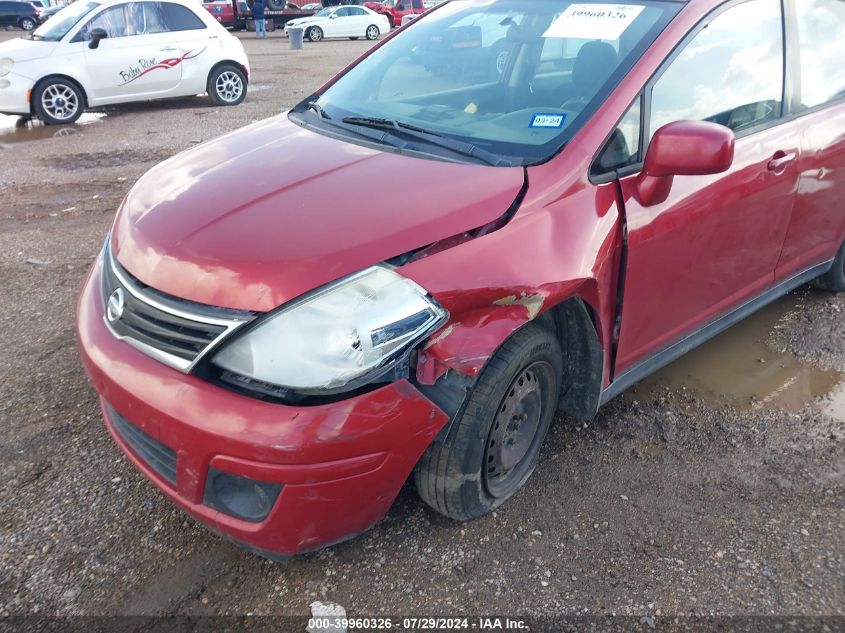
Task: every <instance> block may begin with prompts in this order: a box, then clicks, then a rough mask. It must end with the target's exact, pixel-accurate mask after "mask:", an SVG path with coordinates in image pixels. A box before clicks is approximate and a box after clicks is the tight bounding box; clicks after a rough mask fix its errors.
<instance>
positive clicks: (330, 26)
mask: <svg viewBox="0 0 845 633" xmlns="http://www.w3.org/2000/svg"><path fill="white" fill-rule="evenodd" d="M324 30H325V36H326V37H349V36H350V35H351V32H350V29H349V7H340V8H338V9H337V10H336V11H335V12H334V13H332V15H331V16H330V17H329V19H328V20H325V29H324Z"/></svg>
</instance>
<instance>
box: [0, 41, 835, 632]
mask: <svg viewBox="0 0 845 633" xmlns="http://www.w3.org/2000/svg"><path fill="white" fill-rule="evenodd" d="M14 35H15V34H14V33H6V32H3V33H0V40H4V39H9V38H10V37H13V36H14ZM366 46H367V43H366V42H348V41H342V42H324V43H321V44H319V45H309V44H306V48H305V50H304V51H302V52H298V53H297V52H293V51H290V50H288V48H287V45H286V43H284V42H283V41H281V40H280V39H279V38H278V37H274V38H271V39H269V40H268V41H262V42H258V41H255V40H252V39H250V40H248V41H247V51H248V53H249V55H250V58H251V60H252V65H253V71H254V76H253V81H254V83H253V85H252V86H251V90H250V95H249V97H248V98H247V101H246V102H245V103H244V104H243V105H241V106H240V107H237V108H228V109H221V108H215V107H211V106H210V105H208V104H207V103H206V102H205V101H204V100H202V99H198V98H197V99H182V100H179V101H176V102H170V103H160V104H143V105H132V106H127V107H121V108H114V109H109V110H107V111H106V112H105V113H101V114H97V115H93V116H89V117H86V118H87V119H88V120H89V122H88V123H86V124H85V125H80V126H75V127H71V128H64V129H56V128H44V127H35V128H31V129H30V128H23V129H18V128H15V127H14V124H15V120H13V119H9V118H3V117H0V158H2V163H0V324H2V330H3V338H2V340H3V345H2V347H0V458H2V460H3V468H2V472H3V476H2V477H1V478H0V615H8V614H20V615H23V614H33V613H47V614H59V615H70V614H89V615H101V614H161V613H178V614H194V615H200V614H298V615H303V616H304V615H307V614H308V609H309V603H311V602H313V601H314V600H328V601H333V602H337V603H339V604H341V605H344V606H345V607H346V608H347V610H348V612H349V613H350V614H373V615H374V614H408V613H416V614H456V613H467V614H471V613H476V614H477V613H497V614H522V615H531V614H533V615H544V614H553V613H556V614H569V615H574V614H629V615H637V616H654V615H657V616H660V615H675V614H677V615H683V614H690V613H695V614H714V613H715V614H751V615H769V614H781V615H784V614H790V615H798V614H812V615H835V614H838V615H840V616H842V615H845V390H843V388H842V387H840V386H839V384H840V382H841V379H842V378H843V373H842V372H845V325H843V321H842V317H843V310H845V297H835V296H832V295H829V294H826V293H823V292H820V291H816V290H812V289H809V288H806V289H802V290H800V291H799V292H796V293H795V294H793V295H791V296H789V297H787V298H785V299H783V300H782V301H780V302H778V303H777V304H775V305H774V306H772V307H771V308H769V309H768V310H766V311H765V312H764V313H762V314H759V315H757V316H755V317H754V318H752V319H751V320H750V321H749V322H747V323H744V324H742V325H740V326H738V327H737V328H735V329H734V330H732V331H731V332H729V333H727V334H726V335H723V336H722V337H720V338H719V339H717V340H716V341H714V342H712V343H710V344H708V345H707V346H705V348H703V349H701V350H699V351H698V352H696V353H695V354H694V355H693V356H691V357H689V358H687V359H684V360H682V361H681V362H679V363H676V364H675V365H673V366H671V367H669V368H667V369H666V370H664V371H662V372H661V373H660V374H659V375H658V376H656V377H654V378H652V379H650V380H649V381H648V382H647V383H645V384H643V385H640V386H639V387H638V388H636V389H635V390H633V391H632V392H630V393H628V394H626V395H625V396H624V397H621V398H618V399H617V400H616V401H614V402H612V403H611V404H610V405H609V406H608V407H606V408H605V409H604V410H603V411H602V413H601V415H600V416H599V417H598V419H596V420H595V421H594V422H592V423H591V424H589V425H583V426H580V425H577V424H575V423H574V422H573V421H572V420H569V419H560V420H559V421H558V423H557V424H556V426H555V427H554V428H553V429H552V431H551V434H550V439H549V441H548V444H547V447H546V449H545V451H544V453H543V456H542V462H541V464H540V467H539V468H538V470H537V472H536V474H535V475H534V477H533V478H532V479H531V481H530V482H529V484H528V486H527V487H526V488H525V490H524V491H523V492H521V493H520V494H519V495H518V496H517V497H516V498H515V499H514V500H513V501H512V502H510V503H508V504H507V505H506V506H504V507H503V508H501V509H500V510H499V511H498V512H496V513H494V514H493V515H491V516H488V517H486V518H484V519H481V520H478V521H475V522H473V523H470V524H463V525H462V524H458V523H455V522H452V521H450V520H447V519H444V518H442V517H440V516H439V515H437V514H435V513H434V512H432V511H430V510H429V509H428V508H427V507H426V506H424V505H423V504H422V502H421V501H419V500H418V499H417V497H416V495H415V493H414V491H413V489H412V488H411V487H406V489H405V491H404V492H403V493H402V494H401V495H400V498H399V500H398V501H397V503H396V504H395V506H394V508H393V510H392V511H391V512H390V514H389V516H388V517H387V519H386V520H385V521H383V522H382V523H381V524H379V525H378V526H376V527H375V528H374V529H373V530H372V531H370V532H369V533H367V534H366V535H363V536H362V537H360V538H358V539H356V540H354V541H351V542H349V543H346V544H343V545H341V546H337V547H334V548H332V549H329V550H325V551H322V552H320V553H317V554H312V555H308V556H304V557H302V558H299V559H296V560H294V561H293V562H291V563H289V564H278V563H271V562H268V561H266V560H263V559H261V558H258V557H256V556H254V555H252V554H248V553H246V552H244V551H242V550H240V549H238V548H237V547H236V546H234V545H231V544H229V543H227V542H224V541H222V540H220V539H219V538H218V537H216V536H214V535H212V534H210V533H209V532H207V531H206V530H205V529H203V528H202V527H201V526H199V525H198V524H196V523H194V522H193V521H192V520H189V519H188V518H186V516H185V515H183V514H182V513H181V512H180V511H178V510H176V509H175V508H174V507H173V506H171V505H170V503H169V502H167V501H166V500H165V498H164V497H163V495H161V494H159V493H158V492H157V491H156V489H155V488H154V487H153V486H152V485H150V484H149V483H148V482H147V481H146V480H145V479H144V478H143V477H142V476H141V475H140V474H138V473H137V472H136V471H135V470H134V468H132V467H131V466H130V465H129V463H128V462H127V460H126V459H124V458H123V457H122V455H121V454H120V452H119V451H118V449H117V448H116V447H115V446H114V445H113V443H112V442H111V440H110V439H109V437H108V435H107V433H106V431H105V429H104V427H103V424H102V422H101V420H100V415H99V412H98V408H97V405H96V401H95V398H94V393H93V391H92V389H91V388H90V387H89V385H88V382H87V380H86V378H85V376H84V374H83V371H82V369H81V367H80V362H79V358H78V356H77V352H76V347H75V340H74V331H73V314H74V302H75V298H76V293H77V290H78V288H79V286H80V283H81V281H82V278H83V275H84V273H85V271H86V269H87V267H88V266H89V265H90V263H91V261H92V259H93V257H94V256H95V254H96V253H97V251H98V249H99V248H100V246H101V244H102V240H103V237H104V235H105V233H106V231H107V230H108V228H109V226H110V224H111V221H112V217H113V214H114V211H115V209H116V207H117V205H118V203H119V202H120V200H121V198H122V197H123V196H124V194H125V193H126V192H127V190H128V189H129V188H130V187H131V185H132V183H133V182H134V181H135V179H137V178H138V177H139V176H140V175H141V174H142V173H143V172H144V171H145V170H146V169H148V168H149V167H151V166H152V165H153V164H155V163H156V162H157V161H160V160H162V159H164V158H166V157H168V156H171V155H172V154H175V153H176V152H179V151H181V150H183V149H185V148H188V147H190V146H191V145H193V144H196V143H199V142H202V141H204V140H207V139H210V138H212V137H215V136H217V135H220V134H222V133H224V132H228V131H230V130H234V129H236V128H238V127H240V126H242V125H245V124H247V123H249V122H251V121H255V120H257V119H261V118H264V117H267V116H271V115H274V114H276V113H278V112H280V111H281V110H283V109H285V108H286V107H287V106H290V105H291V104H293V103H294V102H295V101H296V100H297V99H298V98H300V97H301V96H304V95H306V94H307V93H309V92H310V91H311V90H312V89H313V88H315V87H317V86H318V85H319V84H320V83H321V82H322V81H323V80H325V79H327V78H328V77H329V76H331V75H332V74H333V72H335V71H336V70H337V69H339V68H340V67H341V66H342V65H343V64H344V63H346V62H347V61H349V60H351V59H353V58H354V57H355V56H356V55H357V54H359V53H360V52H362V51H363V50H364V49H365V48H366ZM233 186H234V184H233ZM842 622H843V621H842V620H840V621H839V624H840V625H841V624H842Z"/></svg>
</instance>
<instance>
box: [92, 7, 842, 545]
mask: <svg viewBox="0 0 845 633" xmlns="http://www.w3.org/2000/svg"><path fill="white" fill-rule="evenodd" d="M843 32H845V3H843V2H841V0H806V1H802V2H798V1H796V0H784V2H781V0H746V1H742V0H740V1H730V2H724V3H721V2H718V1H717V0H691V1H690V2H686V3H684V2H669V1H661V0H629V1H627V2H626V3H625V4H618V3H615V4H608V3H604V2H598V1H593V2H590V1H586V2H570V1H568V0H484V1H479V2H476V1H474V0H467V1H461V2H447V3H445V4H443V5H441V6H439V7H437V8H435V9H432V10H431V11H429V12H428V13H427V14H425V15H423V16H422V17H420V18H418V19H417V20H416V21H415V22H414V23H413V24H411V25H410V26H409V27H408V28H407V29H403V30H402V31H399V32H397V33H395V34H394V36H393V37H390V38H387V39H386V40H385V41H384V42H382V43H381V44H380V45H378V46H376V47H374V48H372V49H371V50H370V51H369V52H368V54H366V55H365V56H364V57H363V58H362V59H360V60H358V61H357V62H355V63H354V64H353V65H351V66H350V67H348V68H347V69H346V70H344V71H343V72H341V73H340V74H339V75H338V76H336V77H335V78H334V79H332V81H331V82H330V83H328V84H327V85H325V86H323V87H322V88H321V89H320V90H319V91H318V92H317V93H315V94H313V95H311V96H309V97H308V98H307V99H305V100H304V101H303V102H302V103H300V104H299V105H297V106H296V107H294V108H293V109H292V110H291V111H290V112H288V113H286V114H284V115H281V116H277V117H274V118H271V119H268V120H266V121H262V122H259V123H256V124H254V125H251V126H249V127H247V128H244V129H242V130H240V131H237V132H235V133H233V134H229V135H227V136H224V137H222V138H220V139H217V140H215V141H212V142H209V143H206V144H204V145H202V146H199V147H196V148H194V149H191V150H190V151H187V152H185V153H183V154H180V155H179V156H176V157H174V158H172V159H170V160H168V161H166V162H164V163H162V164H161V165H160V166H158V167H156V168H154V169H152V170H151V171H150V172H149V173H148V174H147V175H145V176H144V177H142V178H141V179H140V180H139V181H138V183H137V184H136V185H135V186H134V187H133V189H132V190H131V192H130V193H129V194H128V196H127V197H126V199H125V200H124V201H123V203H122V205H121V207H120V209H119V211H118V214H117V218H116V220H115V223H114V227H113V229H112V231H111V233H110V236H109V238H108V240H107V241H106V244H105V245H104V247H103V250H102V253H101V255H100V257H99V258H98V260H97V261H96V264H95V265H94V267H93V269H92V270H91V273H90V275H89V277H88V279H87V282H86V283H85V286H84V289H83V291H82V294H81V297H80V300H79V309H78V332H79V342H80V347H81V352H82V357H83V359H84V363H85V366H86V369H87V372H88V374H89V375H90V377H91V380H92V382H93V383H94V385H95V387H96V389H97V391H98V393H99V395H100V398H101V402H102V408H103V413H104V415H105V419H106V425H107V427H108V430H109V432H110V433H111V435H112V437H113V438H114V441H115V442H117V444H118V445H119V446H120V448H121V449H122V450H123V451H124V452H125V453H126V455H127V456H128V457H129V459H131V460H132V462H134V464H135V465H136V466H137V467H138V468H139V469H140V470H141V471H142V472H143V473H144V474H145V475H146V476H147V477H148V478H149V479H151V480H152V481H153V482H154V483H155V484H156V485H157V486H158V487H159V488H161V490H163V491H164V492H165V494H167V495H168V496H169V497H170V498H171V499H172V500H173V501H174V502H175V503H176V504H177V505H178V506H180V507H181V508H183V509H184V510H186V511H187V512H188V513H190V514H191V515H193V516H194V517H196V518H197V519H199V520H200V521H203V522H204V523H206V524H207V525H208V526H209V527H211V528H213V529H214V530H216V531H218V532H220V533H222V534H224V535H225V536H227V537H228V538H231V539H233V540H234V541H237V542H239V543H242V544H243V545H245V546H247V547H249V548H251V549H253V550H255V551H259V552H261V553H263V554H265V555H271V556H287V555H292V554H296V553H298V552H303V551H306V550H312V549H315V548H319V547H323V546H326V545H329V544H331V543H337V542H339V541H342V540H344V539H347V538H350V537H352V536H354V535H355V534H358V533H360V532H362V531H364V530H366V529H368V528H369V527H370V526H372V525H373V524H374V523H376V522H377V521H379V519H380V518H381V517H382V516H383V515H384V514H385V512H386V511H387V510H388V509H389V507H390V505H391V504H392V503H393V501H394V499H395V497H396V495H397V493H398V492H399V490H400V488H401V487H402V485H403V484H404V483H405V481H406V480H408V478H409V477H413V478H414V480H415V482H416V486H417V489H418V491H419V494H420V496H421V497H422V498H423V499H424V500H425V502H426V503H428V504H429V505H431V506H432V507H433V508H435V509H436V510H438V511H439V512H442V513H443V514H445V515H448V516H450V517H454V518H455V519H461V520H466V519H472V518H474V517H478V516H481V515H483V514H485V513H487V512H489V511H490V510H491V509H493V508H495V507H496V506H498V505H499V504H501V503H502V502H504V501H505V500H506V499H508V498H509V497H510V496H512V495H513V494H514V493H516V492H517V491H518V490H519V488H520V487H521V486H522V485H523V484H524V483H525V482H526V480H527V479H528V477H529V476H530V475H531V472H532V471H533V469H534V468H535V466H536V464H537V456H538V452H539V450H540V447H541V444H542V442H543V438H544V436H545V435H546V432H547V430H548V429H549V425H550V424H551V423H552V420H553V418H554V416H555V413H556V412H558V411H561V412H563V413H566V414H569V415H573V416H577V417H580V418H590V417H591V416H593V415H594V414H595V413H596V410H597V409H598V408H599V407H600V406H601V405H602V404H603V403H606V402H607V401H608V400H610V399H611V398H613V397H614V396H616V395H617V394H619V393H620V392H621V391H622V390H624V389H625V388H626V387H628V386H630V385H632V384H634V383H635V382H637V381H638V380H640V379H641V378H643V377H644V376H646V375H648V374H649V373H651V372H653V371H654V370H656V369H657V368H659V367H661V366H662V365H665V364H666V363H668V362H669V361H671V360H672V359H674V358H676V357H678V356H680V355H681V354H683V353H684V352H685V351H687V350H689V349H690V348H692V347H694V346H695V345H697V344H699V343H701V342H702V341H704V340H705V339H707V338H709V337H711V336H713V335H714V334H716V333H718V332H719V331H721V330H724V329H725V328H727V327H728V326H730V325H731V324H732V323H735V322H736V321H737V320H739V319H741V318H743V317H744V316H746V315H747V314H749V313H750V312H752V311H754V310H756V309H757V308H759V307H761V306H763V305H765V304H766V303H768V302H770V301H772V300H773V299H775V298H776V297H778V296H779V295H782V294H784V293H786V292H787V291H789V290H791V289H793V288H795V287H796V286H798V285H799V284H803V283H805V282H808V281H811V280H817V282H818V283H819V284H821V285H822V286H824V287H826V288H829V289H832V290H837V291H838V290H843V289H845V264H844V263H843V260H845V251H844V250H843V246H842V244H843V239H845V206H843V200H845V65H843V64H842V59H843V50H842V38H841V34H842V33H843ZM502 42H504V43H505V48H504V51H505V52H506V54H505V55H504V56H502V52H503V51H502V44H501V43H502ZM493 47H495V51H494V50H493ZM438 51H439V54H436V55H435V53H438ZM432 55H434V56H435V57H437V59H439V60H440V62H439V63H438V64H437V67H436V68H432V67H431V66H430V65H429V66H427V64H429V62H430V59H431V58H432ZM491 60H495V62H494V63H491ZM435 71H436V72H435ZM409 173H413V174H414V175H415V177H414V178H412V179H408V178H407V177H406V175H407V174H409ZM235 183H238V184H237V185H235Z"/></svg>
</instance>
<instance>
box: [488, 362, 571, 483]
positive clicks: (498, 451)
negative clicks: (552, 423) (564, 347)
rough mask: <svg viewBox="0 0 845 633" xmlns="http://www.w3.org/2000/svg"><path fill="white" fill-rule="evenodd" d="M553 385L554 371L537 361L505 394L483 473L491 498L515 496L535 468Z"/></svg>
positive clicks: (522, 372)
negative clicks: (535, 456)
mask: <svg viewBox="0 0 845 633" xmlns="http://www.w3.org/2000/svg"><path fill="white" fill-rule="evenodd" d="M553 385H554V369H553V368H552V366H551V365H550V364H549V363H547V362H545V361H537V362H535V363H532V364H531V365H529V366H528V367H526V368H525V369H523V370H522V371H521V372H520V373H519V374H518V375H517V376H516V378H514V380H513V382H512V383H511V385H510V386H509V387H508V390H507V391H506V392H505V396H504V398H502V401H501V403H499V407H498V409H497V410H496V417H495V418H494V419H493V424H492V426H491V428H490V433H489V436H488V438H487V444H486V446H485V450H484V465H483V468H482V474H483V481H484V485H485V487H486V489H487V492H488V493H489V494H490V496H492V497H496V498H499V499H501V498H505V497H508V496H510V495H511V494H513V493H514V492H515V491H516V490H517V489H518V488H519V486H520V485H521V484H522V482H523V480H524V479H525V477H526V476H527V475H528V473H529V472H530V470H531V468H532V467H533V464H532V456H533V455H534V454H535V448H536V447H537V444H539V442H541V441H542V439H543V438H542V437H541V436H542V433H540V431H541V430H542V427H543V422H544V415H545V412H546V407H548V406H549V395H550V392H551V390H552V388H553Z"/></svg>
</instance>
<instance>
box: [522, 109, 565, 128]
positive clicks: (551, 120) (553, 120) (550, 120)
mask: <svg viewBox="0 0 845 633" xmlns="http://www.w3.org/2000/svg"><path fill="white" fill-rule="evenodd" d="M565 121H566V115H565V114H544V113H542V112H538V113H537V114H535V115H534V116H532V117H531V123H529V124H528V127H539V128H550V129H560V128H562V127H563V124H564V122H565Z"/></svg>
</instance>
